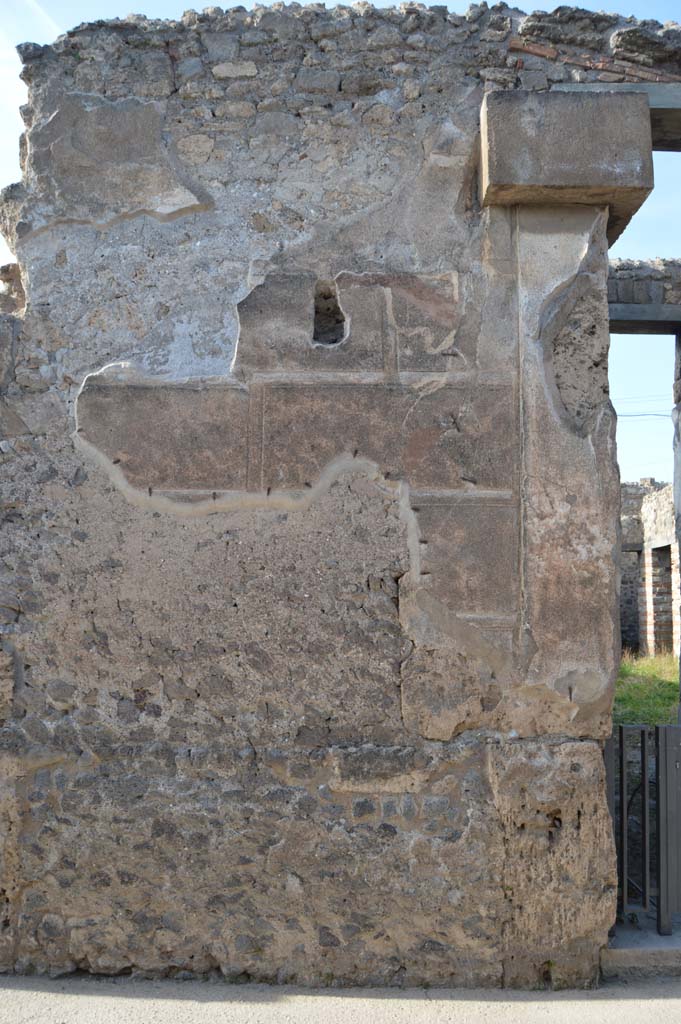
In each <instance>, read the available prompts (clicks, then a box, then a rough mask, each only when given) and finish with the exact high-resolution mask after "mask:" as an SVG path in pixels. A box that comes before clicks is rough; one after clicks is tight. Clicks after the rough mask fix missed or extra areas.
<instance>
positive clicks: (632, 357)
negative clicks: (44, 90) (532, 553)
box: [0, 0, 681, 480]
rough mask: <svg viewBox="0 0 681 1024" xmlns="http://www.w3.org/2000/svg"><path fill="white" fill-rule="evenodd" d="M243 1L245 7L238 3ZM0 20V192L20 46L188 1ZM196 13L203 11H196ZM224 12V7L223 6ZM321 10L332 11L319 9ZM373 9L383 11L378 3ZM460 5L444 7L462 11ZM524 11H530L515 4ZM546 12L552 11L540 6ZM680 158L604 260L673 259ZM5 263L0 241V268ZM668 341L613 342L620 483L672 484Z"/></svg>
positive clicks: (679, 212)
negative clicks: (85, 25) (79, 27)
mask: <svg viewBox="0 0 681 1024" xmlns="http://www.w3.org/2000/svg"><path fill="white" fill-rule="evenodd" d="M246 2H247V0H246ZM0 6H1V7H2V10H1V13H0V187H3V186H4V185H8V184H10V183H11V182H13V181H17V180H18V179H19V177H20V172H19V162H18V137H19V133H20V131H21V120H20V118H19V113H18V108H19V106H20V104H22V103H24V102H25V90H24V86H23V84H22V83H21V82H20V81H19V78H18V74H19V70H20V64H19V59H18V57H17V56H16V53H15V52H14V47H15V46H16V45H17V43H21V42H27V41H30V42H35V43H49V42H52V41H53V40H54V39H55V38H56V36H57V35H59V34H60V33H61V32H63V31H65V30H66V29H69V28H72V27H73V26H75V25H78V24H79V23H81V22H83V21H95V20H97V19H99V18H116V17H123V16H125V14H127V13H128V12H129V9H130V7H133V9H134V10H135V11H136V12H137V13H139V14H146V15H147V17H150V18H152V17H153V18H177V17H179V16H180V15H181V14H182V12H183V11H184V10H186V9H187V7H189V6H190V0H1V3H0ZM202 6H203V5H202ZM224 6H231V5H224ZM327 6H332V5H331V4H327ZM376 6H377V7H387V6H390V4H388V3H384V2H380V0H378V2H377V3H376ZM467 6H468V4H467V3H451V4H449V7H450V10H454V11H465V10H466V8H467ZM518 6H520V7H522V8H523V9H526V10H532V9H533V7H534V5H531V4H523V3H519V4H518ZM539 6H541V8H542V9H545V10H553V9H554V8H555V7H556V6H558V5H557V4H553V3H544V4H540V5H539ZM581 6H582V7H585V8H586V9H588V10H593V11H597V10H602V9H604V8H605V9H606V10H619V11H620V13H622V14H626V15H634V16H635V17H638V18H655V19H657V20H658V21H661V22H665V21H673V20H676V21H681V7H680V6H679V0H648V2H646V0H621V3H617V2H608V0H604V2H602V3H588V2H583V3H582V4H581ZM679 171H681V153H679V154H677V153H657V154H655V191H654V192H653V194H652V196H651V197H650V198H649V199H648V200H647V202H646V203H645V205H644V206H643V208H642V210H641V211H640V212H639V213H638V214H637V216H636V217H635V218H634V220H633V221H632V223H631V224H630V225H629V227H628V228H627V230H626V231H625V232H624V234H623V235H622V237H621V238H620V240H619V241H618V242H617V244H616V245H615V247H614V248H613V249H612V250H611V255H613V256H619V257H622V258H630V259H647V258H651V257H654V256H667V257H675V256H681V230H679V228H680V227H681V200H680V199H679V198H678V181H679ZM9 259H11V255H10V253H9V250H7V248H6V247H5V246H4V243H3V242H2V240H0V263H2V262H5V261H7V260H9ZM673 372H674V339H673V338H671V337H647V336H613V339H612V346H611V352H610V387H611V393H612V398H613V402H614V404H615V407H616V409H617V411H618V414H619V417H620V418H619V421H618V428H617V443H618V452H619V461H620V469H621V474H622V479H623V480H637V479H638V478H639V477H642V476H656V477H657V478H658V479H660V480H671V479H672V427H671V419H670V418H669V412H670V409H671V405H672V381H673Z"/></svg>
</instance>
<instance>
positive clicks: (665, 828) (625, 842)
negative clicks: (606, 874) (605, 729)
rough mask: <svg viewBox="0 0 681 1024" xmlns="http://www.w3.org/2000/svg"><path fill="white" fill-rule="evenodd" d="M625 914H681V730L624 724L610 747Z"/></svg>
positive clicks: (661, 918)
mask: <svg viewBox="0 0 681 1024" xmlns="http://www.w3.org/2000/svg"><path fill="white" fill-rule="evenodd" d="M605 766H606V778H607V790H608V807H609V808H610V815H611V818H612V822H613V828H614V832H615V842H616V846H617V874H618V883H619V884H618V901H619V903H618V909H619V911H620V913H621V914H629V913H641V912H647V911H649V910H651V909H652V908H655V910H656V911H657V930H658V932H659V934H660V935H671V933H672V915H673V914H675V913H679V912H681V726H678V725H658V726H655V728H654V729H653V728H650V727H648V726H640V725H620V726H619V727H618V728H617V729H616V730H615V732H614V733H613V735H612V738H611V739H609V740H608V741H607V743H606V745H605Z"/></svg>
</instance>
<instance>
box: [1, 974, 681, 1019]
mask: <svg viewBox="0 0 681 1024" xmlns="http://www.w3.org/2000/svg"><path fill="white" fill-rule="evenodd" d="M293 1022H295V1024H313V1022H314V1024H360V1022H361V1024H488V1022H494V1024H496V1022H499V1024H502V1022H503V1024H649V1022H650V1024H681V980H677V981H652V982H646V983H641V984H636V985H634V984H629V985H624V984H610V985H607V986H605V987H603V988H600V989H598V990H597V991H595V992H557V993H544V992H537V993H521V992H489V991H480V990H474V991H463V990H458V991H454V990H441V989H440V990H438V989H431V990H429V991H423V990H414V989H411V990H408V991H405V992H400V991H395V990H384V989H383V990H382V989H353V990H349V991H348V990H345V991H342V992H340V991H337V992H330V991H329V990H328V989H326V990H324V991H308V992H305V991H302V990H300V989H291V988H269V987H267V986H263V985H244V986H239V987H235V986H228V985H225V984H220V983H211V982H201V981H185V982H173V981H131V980H130V979H127V978H121V979H116V980H100V979H94V978H87V977H77V978H74V977H70V978H68V977H67V978H61V979H58V980H56V981H49V980H47V979H45V978H19V977H7V976H0V1024H293Z"/></svg>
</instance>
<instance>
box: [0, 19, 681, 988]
mask: <svg viewBox="0 0 681 1024" xmlns="http://www.w3.org/2000/svg"><path fill="white" fill-rule="evenodd" d="M21 55H22V58H23V60H24V64H25V68H24V76H25V78H26V80H27V81H28V83H29V90H30V92H29V104H28V107H27V108H26V109H25V110H24V117H25V121H26V126H27V131H26V136H25V138H24V140H23V143H22V159H23V172H24V173H23V181H22V183H21V184H20V185H17V186H14V187H12V188H11V189H9V190H7V191H6V193H5V196H4V204H3V207H2V217H3V221H4V225H5V230H6V233H7V235H8V237H9V238H10V239H11V241H12V244H13V245H14V246H15V249H16V253H17V257H18V260H19V267H20V273H21V284H22V287H23V289H24V291H25V307H24V306H23V299H22V298H21V297H19V296H17V298H15V299H13V300H12V302H10V303H9V305H13V306H14V309H13V310H12V309H8V308H7V307H5V311H4V312H3V313H2V314H1V319H0V332H1V336H2V339H3V348H2V358H3V364H2V366H3V369H2V378H1V379H2V384H3V393H2V401H3V405H2V417H3V418H2V426H3V432H4V435H5V437H4V439H3V441H2V444H1V446H0V450H1V451H2V458H3V462H4V464H3V468H4V470H5V487H4V492H3V506H2V511H3V517H4V523H3V540H2V543H3V548H2V557H3V574H4V575H3V579H2V586H3V590H2V610H3V615H4V618H5V623H6V628H5V635H4V646H3V661H2V671H3V674H2V678H1V681H0V723H2V727H1V729H0V906H2V907H3V908H4V909H3V912H2V914H0V965H1V966H2V967H3V968H4V969H6V970H19V971H28V970H37V971H51V972H53V973H58V972H65V971H71V970H75V969H85V970H90V971H97V972H110V973H117V972H121V971H125V970H141V971H147V972H151V973H160V974H183V973H206V972H209V971H219V972H221V973H222V974H223V975H224V976H225V977H226V978H228V979H234V980H241V979H245V978H253V979H258V980H270V981H280V982H283V981H297V982H302V983H347V984H353V983H379V982H380V983H390V984H405V983H422V982H426V983H432V984H445V983H447V984H468V985H470V984H490V985H502V984H503V985H529V986H536V985H540V984H554V985H565V984H580V985H581V984H585V983H589V982H591V981H593V980H594V978H595V977H596V974H597V970H598V953H599V949H600V947H601V946H602V945H603V944H604V943H605V942H606V939H607V931H608V928H609V926H610V924H611V923H612V920H613V917H614V891H615V865H614V858H613V853H612V834H611V827H610V821H609V817H608V813H607V809H606V803H605V794H604V783H603V764H602V756H601V741H602V740H603V738H604V737H605V736H606V735H607V734H608V732H609V727H610V706H611V695H612V683H613V678H614V674H615V668H616V663H617V633H618V631H617V587H616V568H615V558H616V554H615V553H616V551H617V548H618V523H617V508H618V500H619V499H618V494H619V487H618V479H617V471H616V465H615V450H614V417H613V413H612V409H611V407H610V403H609V400H608V397H607V348H608V312H607V297H606V290H607V289H606V279H607V237H608V235H610V237H613V234H614V233H616V232H617V231H619V230H621V229H622V227H623V225H624V223H626V218H627V217H628V216H630V215H631V212H632V210H633V209H634V208H635V206H636V205H638V204H639V203H640V202H641V201H642V200H643V198H644V197H645V195H646V194H647V192H648V191H649V190H650V187H651V185H652V176H651V175H652V166H651V162H650V126H649V123H648V115H647V106H646V104H647V101H646V99H645V97H641V96H640V95H639V94H633V96H631V97H624V98H621V97H620V98H618V99H617V100H614V99H613V100H612V102H611V100H610V99H609V98H608V97H607V96H602V97H599V98H594V99H585V98H583V97H582V96H581V95H580V96H577V97H575V96H574V95H569V94H560V95H561V96H562V97H563V98H562V99H560V98H558V99H556V98H555V96H554V93H550V94H549V93H548V91H547V86H549V85H551V84H556V83H560V82H566V81H576V82H578V83H579V82H582V81H591V80H601V81H603V80H604V78H603V76H613V75H615V76H616V77H618V78H626V79H627V80H629V81H648V80H650V78H651V76H652V77H653V78H654V79H655V80H659V81H672V80H674V81H676V80H679V77H680V76H679V70H680V69H679V59H680V57H681V49H680V45H679V30H678V29H676V28H669V27H665V28H662V27H661V26H655V25H654V24H651V23H645V24H641V25H639V24H637V23H635V22H634V21H632V20H631V19H622V18H617V17H616V16H609V15H587V14H585V13H584V12H580V11H574V10H570V9H564V8H562V9H561V10H560V11H559V12H558V13H557V14H556V15H553V16H546V15H534V16H531V17H526V16H525V15H523V14H521V13H520V12H517V11H513V10H511V9H509V8H507V7H505V6H503V5H499V6H496V7H495V8H493V9H491V10H490V9H488V8H487V7H486V6H485V5H482V6H478V7H474V8H471V9H470V10H469V12H468V13H467V14H466V15H465V16H458V15H454V14H450V13H447V11H446V10H445V9H444V8H439V7H435V8H430V9H426V8H423V7H418V6H409V7H405V8H403V9H401V10H400V11H396V10H381V11H375V10H373V9H372V8H371V7H368V6H366V5H359V6H358V7H355V8H336V9H335V10H333V11H325V10H324V9H323V8H321V7H316V6H313V7H309V8H301V7H298V6H296V5H292V6H291V7H288V8H284V7H282V6H280V5H276V6H275V7H273V8H259V9H256V10H255V11H254V12H247V11H245V10H243V9H242V8H236V9H234V10H231V11H229V12H227V13H224V14H223V13H221V12H220V11H219V10H217V9H211V10H209V11H208V12H206V13H204V14H195V13H189V14H187V15H185V16H184V18H183V19H182V21H180V22H149V21H146V20H144V19H140V18H131V19H127V20H122V21H117V22H100V23H96V24H94V25H86V26H81V27H80V28H79V29H76V30H74V31H73V32H71V33H69V34H67V35H66V36H64V37H62V38H61V39H60V40H58V41H57V42H56V43H55V44H54V46H51V47H37V46H32V45H30V44H29V45H26V46H24V47H22V48H21ZM608 80H610V79H608V78H607V77H606V78H605V81H608ZM528 90H530V95H528V92H527V91H528ZM532 90H534V92H532ZM499 92H501V93H503V96H502V99H498V98H496V99H495V97H496V96H497V93H499ZM507 95H508V96H510V97H511V99H510V100H509V101H508V102H507V100H506V99H505V97H506V96H507ZM549 97H550V98H551V99H550V102H549V101H548V98H549ZM481 109H482V115H481ZM481 118H482V122H481ZM509 119H514V123H515V124H516V125H517V131H516V133H515V138H516V139H517V140H519V141H521V142H522V137H523V135H522V133H525V136H526V137H525V150H524V151H525V152H526V153H528V154H530V156H533V157H534V160H529V161H523V160H516V161H505V160H504V145H505V144H504V145H502V143H501V140H502V138H503V137H504V131H505V130H506V127H507V122H508V120H509ZM481 123H482V125H483V133H482V139H481V131H480V128H481ZM604 124H607V125H608V130H607V131H606V132H601V128H602V126H603V125H604ZM565 125H570V126H571V127H570V131H571V132H573V134H572V135H570V134H569V133H566V131H565ZM624 137H626V139H627V146H626V147H624V150H625V151H626V155H625V156H622V155H621V154H618V155H615V153H614V151H613V147H614V146H616V144H618V142H619V141H620V140H621V139H622V138H624ZM551 138H553V140H554V144H553V146H552V148H551V173H550V176H547V175H546V174H545V176H544V179H543V180H541V181H539V180H538V177H537V176H541V174H542V164H541V161H539V160H538V159H537V158H536V157H537V153H538V152H539V148H538V147H539V146H540V144H541V145H548V143H547V140H550V139H551ZM576 139H579V140H580V141H579V144H576V142H575V140H576ZM596 140H600V141H598V142H597V141H596ZM599 146H600V147H601V149H599V148H598V147H599ZM604 150H607V152H608V159H607V160H604V161H603V160H600V154H601V153H602V152H603V151H604ZM575 154H577V155H578V156H577V158H576V157H575ZM481 157H482V164H483V166H482V167H481ZM608 161H609V162H608ZM606 164H607V165H608V166H609V167H610V168H611V175H610V176H608V175H606V176H605V178H604V177H603V172H602V166H605V165H606ZM544 170H546V168H545V167H544ZM571 204H573V205H571ZM8 301H9V300H8Z"/></svg>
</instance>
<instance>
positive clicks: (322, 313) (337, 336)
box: [312, 281, 345, 346]
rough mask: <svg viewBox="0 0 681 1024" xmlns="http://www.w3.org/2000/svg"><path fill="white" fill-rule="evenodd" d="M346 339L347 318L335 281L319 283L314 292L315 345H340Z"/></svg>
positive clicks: (313, 338) (313, 339)
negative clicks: (340, 302) (339, 300)
mask: <svg viewBox="0 0 681 1024" xmlns="http://www.w3.org/2000/svg"><path fill="white" fill-rule="evenodd" d="M344 338H345V316H344V314H343V310H342V309H341V308H340V304H339V302H338V289H337V288H336V284H335V282H334V281H317V284H316V285H315V291H314V333H313V335H312V343H313V344H314V345H328V346H332V345H339V344H340V343H341V341H343V339H344Z"/></svg>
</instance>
